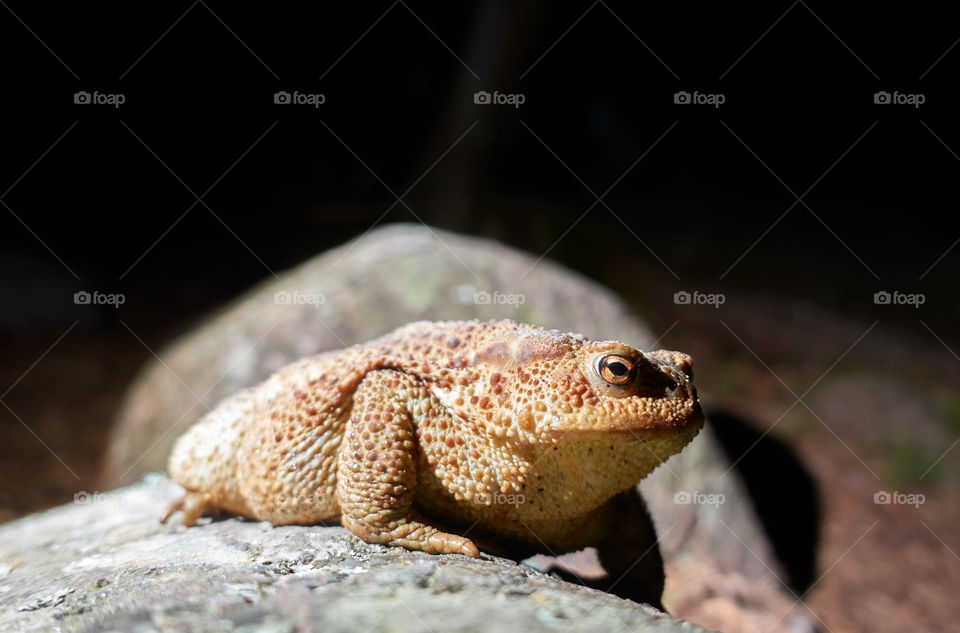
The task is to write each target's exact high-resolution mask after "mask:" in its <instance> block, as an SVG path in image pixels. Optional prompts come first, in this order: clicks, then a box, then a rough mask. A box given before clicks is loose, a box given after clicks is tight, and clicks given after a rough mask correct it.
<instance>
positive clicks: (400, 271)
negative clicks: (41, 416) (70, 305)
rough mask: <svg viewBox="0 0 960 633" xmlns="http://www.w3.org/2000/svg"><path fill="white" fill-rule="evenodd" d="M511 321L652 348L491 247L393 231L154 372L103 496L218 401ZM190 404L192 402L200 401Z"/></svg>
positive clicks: (572, 281) (601, 294)
mask: <svg viewBox="0 0 960 633" xmlns="http://www.w3.org/2000/svg"><path fill="white" fill-rule="evenodd" d="M474 318H476V319H481V320H487V319H503V318H509V319H515V320H517V321H523V322H527V323H536V324H537V325H541V326H544V327H546V328H556V329H560V330H563V331H572V332H582V333H583V334H585V335H586V336H588V337H589V338H593V339H616V340H620V341H623V342H624V343H627V344H629V345H632V346H634V347H637V348H640V349H647V348H648V347H649V346H650V345H651V344H652V342H653V338H654V337H653V336H651V334H650V332H649V331H648V330H647V329H646V327H645V326H644V325H643V324H642V323H641V322H640V321H638V320H637V319H636V318H635V317H633V316H631V315H630V313H629V310H628V309H627V307H626V306H625V305H624V304H623V302H622V301H620V300H619V299H618V298H617V297H616V296H615V295H614V294H613V293H611V292H610V291H609V290H607V289H605V288H603V287H602V286H600V285H598V284H596V283H594V282H592V281H590V280H588V279H586V278H585V277H583V276H581V275H579V274H577V273H575V272H573V271H570V270H568V269H566V268H563V267H561V266H559V265H557V264H555V263H553V262H551V261H550V260H548V259H543V260H539V261H538V260H537V259H536V258H535V257H533V256H531V255H529V254H527V253H523V252H521V251H518V250H515V249H512V248H510V247H507V246H504V245H502V244H500V243H498V242H494V241H491V240H485V239H478V238H472V237H464V236H461V235H457V234H454V233H448V232H445V231H441V230H438V229H429V228H427V227H425V226H422V225H419V224H418V225H412V224H395V225H390V226H387V227H385V228H382V229H377V230H374V231H371V232H370V233H368V234H367V235H365V236H363V237H361V238H359V239H357V240H355V241H353V242H350V243H347V244H345V245H343V246H341V247H338V248H335V249H333V250H331V251H328V252H327V253H324V254H322V255H318V256H317V257H315V258H313V259H311V260H308V261H306V262H304V263H303V264H301V265H299V266H297V267H296V268H294V269H292V270H290V271H287V272H285V273H282V274H281V275H280V278H279V279H276V280H271V281H269V282H266V283H263V284H261V285H259V286H257V287H255V288H253V289H251V290H250V291H249V292H248V293H246V294H245V295H243V296H241V297H240V298H238V299H237V300H235V301H234V302H233V303H231V304H230V305H228V306H227V307H226V308H224V309H223V310H222V311H220V312H219V313H218V314H216V315H214V316H212V317H211V318H209V319H207V320H206V321H205V322H204V323H202V324H201V325H199V326H198V327H197V328H195V329H194V330H193V331H192V332H190V333H189V334H187V335H185V336H183V337H182V338H180V339H179V340H177V341H175V342H174V343H173V344H172V345H170V346H169V347H168V348H167V350H166V351H165V352H163V353H162V354H161V355H160V357H161V360H162V361H163V363H162V364H161V363H160V362H158V361H156V360H152V361H150V362H149V363H148V364H147V365H146V366H145V367H144V368H143V369H142V370H141V372H140V373H139V375H138V376H137V378H136V379H135V380H134V382H133V384H132V386H131V387H130V389H129V391H128V394H127V397H126V400H125V402H124V404H123V407H122V409H121V411H120V413H119V415H118V417H117V420H116V422H115V426H114V431H113V434H112V438H111V442H110V447H109V452H108V455H107V458H106V462H105V469H104V478H103V479H104V481H103V483H104V485H105V486H113V485H117V484H120V483H128V482H130V481H133V480H135V479H137V478H138V477H139V476H140V475H141V474H143V473H144V472H148V471H151V470H162V469H163V468H164V467H165V464H166V459H167V456H168V454H169V453H170V448H171V446H172V444H173V441H174V440H175V439H176V437H177V436H179V435H180V434H181V433H182V432H183V431H184V430H185V429H186V428H187V427H189V426H190V425H191V424H193V423H194V422H195V421H196V420H198V419H199V418H200V417H201V416H202V415H203V414H204V413H206V412H207V411H208V410H209V409H210V408H212V407H213V406H214V405H215V404H216V403H217V402H219V401H220V400H222V399H223V398H225V397H227V396H229V395H231V394H233V393H235V392H237V391H239V390H240V389H243V388H245V387H249V386H251V385H254V384H256V383H258V382H260V381H262V380H264V379H265V378H266V377H267V376H269V375H270V374H272V373H273V372H275V371H276V370H278V369H279V368H281V367H282V366H284V365H286V364H288V363H290V362H292V361H294V360H296V359H298V358H301V357H303V356H306V355H309V354H314V353H317V352H322V351H327V350H331V349H339V348H342V347H345V346H347V345H351V344H354V343H360V342H364V341H368V340H370V339H372V338H375V337H377V336H380V335H382V334H385V333H387V332H389V331H391V330H393V329H395V328H397V327H399V326H401V325H403V324H405V323H409V322H411V321H417V320H421V319H427V320H432V321H437V320H457V319H474ZM194 394H196V396H199V400H198V399H197V397H196V396H195V395H194Z"/></svg>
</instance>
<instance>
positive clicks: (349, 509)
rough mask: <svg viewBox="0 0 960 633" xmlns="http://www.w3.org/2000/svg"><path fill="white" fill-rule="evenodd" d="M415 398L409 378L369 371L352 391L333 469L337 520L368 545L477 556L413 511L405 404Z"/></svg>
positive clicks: (417, 390) (412, 447)
mask: <svg viewBox="0 0 960 633" xmlns="http://www.w3.org/2000/svg"><path fill="white" fill-rule="evenodd" d="M421 397H424V394H421V387H420V386H419V385H418V384H417V381H416V380H415V379H414V378H412V377H410V376H408V375H407V374H403V373H401V372H398V371H393V370H379V371H374V372H370V373H369V374H367V376H366V377H365V378H364V379H363V381H362V382H361V383H360V385H359V386H358V387H357V390H356V392H355V394H354V400H353V409H352V411H351V414H350V419H349V420H348V422H347V426H346V431H345V433H344V438H343V439H344V441H343V444H342V445H341V447H340V455H339V463H338V466H337V473H338V477H337V498H338V499H339V501H340V508H341V522H342V523H343V525H344V527H346V528H347V529H349V530H350V531H351V532H353V533H354V534H356V535H357V536H359V537H360V538H362V539H363V540H365V541H367V542H370V543H383V544H386V545H399V546H401V547H406V548H407V549H414V550H421V551H424V552H427V553H430V554H444V553H450V554H452V553H459V554H466V555H467V556H474V557H476V556H479V555H480V553H479V551H478V550H477V547H476V545H474V544H473V543H472V542H471V541H470V540H469V539H466V538H463V537H461V536H457V535H455V534H448V533H446V532H442V531H440V530H439V529H437V528H435V527H433V526H432V525H429V524H428V523H425V522H424V520H423V519H422V517H420V516H419V515H418V514H417V513H416V512H415V511H414V510H413V503H414V495H415V486H416V482H417V473H416V465H415V464H416V461H415V451H416V443H415V440H414V428H413V423H412V420H411V416H410V412H409V408H408V403H409V402H411V401H414V400H416V399H418V398H421Z"/></svg>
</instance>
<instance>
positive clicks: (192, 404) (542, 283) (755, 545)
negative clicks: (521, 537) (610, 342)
mask: <svg viewBox="0 0 960 633" xmlns="http://www.w3.org/2000/svg"><path fill="white" fill-rule="evenodd" d="M278 293H281V294H279V295H278ZM284 293H285V294H284ZM477 293H489V294H488V295H483V294H477ZM494 293H499V294H498V295H495V294H494ZM298 297H299V299H298ZM321 297H322V301H321V300H320V298H321ZM487 297H489V299H490V301H489V302H484V301H483V299H484V298H487ZM498 297H505V299H501V300H502V301H512V303H498V302H497V301H498ZM519 297H522V303H520V302H519ZM278 299H279V300H278ZM285 299H289V301H287V302H284V300H285ZM478 299H479V301H478ZM298 301H299V302H298ZM468 318H479V319H492V318H513V319H517V320H520V321H526V322H530V323H536V324H538V325H542V326H544V327H548V328H557V329H561V330H565V331H575V332H581V333H583V334H585V335H587V336H588V337H590V338H598V339H618V340H621V341H623V342H625V343H627V344H629V345H632V346H634V347H637V348H640V349H649V348H650V347H651V346H653V344H654V342H655V337H654V336H652V335H651V333H650V331H649V329H648V328H647V327H646V326H645V325H644V324H643V323H642V322H641V321H639V320H638V319H637V318H636V317H634V316H633V315H632V314H631V313H630V311H629V309H628V308H627V307H626V305H625V304H624V303H623V302H622V301H621V300H619V299H618V298H617V297H616V296H615V295H614V294H613V293H611V292H610V291H609V290H607V289H605V288H603V287H601V286H599V285H598V284H595V283H593V282H591V281H589V280H588V279H586V278H584V277H583V276H581V275H579V274H577V273H574V272H572V271H569V270H567V269H565V268H563V267H561V266H559V265H557V264H555V263H553V262H550V261H549V260H542V261H538V260H537V259H535V258H534V257H532V256H530V255H528V254H526V253H523V252H520V251H517V250H514V249H511V248H509V247H506V246H504V245H502V244H499V243H497V242H493V241H489V240H484V239H477V238H471V237H464V236H460V235H456V234H452V233H447V232H444V231H439V230H436V229H429V228H427V227H424V226H420V225H392V226H388V227H385V228H381V229H377V230H375V231H371V232H370V233H369V234H367V235H365V236H362V237H361V238H359V239H357V240H355V241H353V242H350V243H348V244H345V245H344V246H341V247H339V248H336V249H333V250H331V251H329V252H327V253H324V254H321V255H319V256H317V257H315V258H313V259H311V260H309V261H307V262H305V263H303V264H301V265H300V266H298V267H297V268H295V269H293V270H291V271H288V272H286V273H283V274H281V275H280V278H279V279H274V280H270V281H267V282H265V283H263V284H261V285H259V286H257V287H255V288H253V289H252V290H251V291H249V292H248V293H246V294H245V295H243V296H242V297H240V298H239V299H237V300H236V301H234V302H233V303H232V304H230V305H229V306H227V307H226V308H225V309H224V310H222V311H221V312H220V313H218V314H216V315H214V316H213V317H211V318H210V319H208V320H207V321H206V322H205V323H203V324H201V325H200V326H198V327H197V328H196V329H195V330H194V331H192V332H190V333H188V334H187V335H185V336H184V337H182V338H181V339H179V340H178V341H176V342H174V343H173V344H172V345H171V346H170V348H169V349H168V350H167V351H166V352H164V353H163V354H161V357H160V358H161V360H159V361H153V362H151V363H149V364H148V365H147V366H146V367H145V368H144V369H143V371H142V372H141V373H140V375H139V376H138V378H137V379H136V380H135V381H134V383H133V386H132V387H131V389H130V392H129V395H128V397H127V400H126V404H125V406H124V408H123V410H122V412H121V414H120V416H119V419H118V421H117V424H116V427H115V431H114V437H113V441H112V444H111V449H110V454H109V456H108V459H107V469H106V475H105V485H106V486H110V487H112V486H113V485H116V484H117V483H120V482H128V481H130V480H131V478H132V477H134V476H136V475H137V474H139V473H142V472H144V471H145V470H148V469H149V470H162V469H164V467H165V461H166V456H167V454H168V453H169V448H170V446H171V444H172V442H173V440H174V439H175V438H176V436H178V435H179V434H180V433H181V432H182V431H183V430H184V429H185V428H186V427H188V426H189V425H190V424H192V423H193V422H194V421H195V420H196V419H197V418H198V417H199V416H200V415H202V414H203V413H205V412H206V411H207V410H208V409H209V408H210V407H212V406H213V405H214V404H216V402H217V401H219V400H220V399H221V398H223V397H225V396H227V395H230V394H232V393H234V392H236V391H237V390H239V389H241V388H243V387H246V386H249V385H251V384H255V383H256V382H258V381H259V380H262V379H263V378H265V377H266V376H268V375H269V374H271V373H272V372H273V371H275V370H276V369H278V368H279V367H282V366H283V365H285V364H287V363H288V362H290V361H292V360H294V359H296V358H299V357H302V356H304V355H306V354H310V353H314V352H318V351H323V350H328V349H336V348H340V347H344V346H346V345H348V344H352V343H356V342H361V341H365V340H368V339H370V338H373V337H375V336H378V335H380V334H383V333H384V332H387V331H389V330H391V329H393V328H394V327H397V326H399V325H402V324H404V323H407V322H410V321H414V320H417V319H432V320H440V319H468ZM708 413H709V412H708ZM729 468H730V464H729V462H728V461H727V459H726V458H725V457H724V455H723V452H722V450H721V449H720V447H719V445H718V443H717V441H716V439H715V437H714V435H713V433H712V430H711V429H710V426H709V420H708V423H707V426H706V427H705V428H704V430H703V431H702V432H701V434H700V435H699V436H698V437H697V438H696V439H695V440H694V441H693V442H692V443H691V445H690V446H688V447H687V448H686V449H685V450H684V451H683V452H682V453H681V454H679V455H678V456H675V457H673V458H672V459H671V460H670V461H669V462H668V463H667V464H666V465H664V466H663V467H661V468H659V469H658V470H657V471H655V472H654V473H653V474H652V475H650V476H649V477H647V479H646V480H644V482H643V484H642V486H641V490H642V492H643V494H644V497H645V498H646V500H647V505H648V507H649V509H650V513H651V515H652V517H653V519H654V523H655V525H656V527H657V531H658V534H659V535H660V539H661V540H660V548H661V552H662V554H663V558H664V561H665V565H666V576H667V580H666V591H665V594H664V605H665V606H666V607H667V609H668V610H669V611H671V612H672V613H674V614H677V615H679V616H680V617H696V618H697V620H698V621H699V622H701V623H703V624H706V625H709V626H716V625H718V624H721V623H722V624H724V625H725V626H730V627H731V628H730V630H741V631H754V630H755V631H788V630H789V631H806V630H810V624H809V620H808V619H807V618H806V617H805V616H803V615H798V614H796V613H795V612H796V611H797V608H796V607H793V608H791V605H792V604H793V602H794V601H793V600H792V599H791V598H790V596H789V595H788V593H787V592H786V591H784V589H783V585H782V584H781V583H780V581H779V580H778V578H780V577H783V574H782V572H781V570H780V566H779V564H778V562H777V561H776V559H775V558H774V556H773V554H772V548H771V547H770V544H769V542H768V540H767V538H766V536H765V535H764V533H763V531H762V528H761V527H760V526H759V523H758V521H757V519H756V516H755V513H754V510H753V508H752V506H751V503H750V501H749V498H748V496H747V494H746V492H745V489H744V486H743V484H742V482H741V481H740V480H739V479H738V476H737V475H736V473H735V472H733V471H730V470H729ZM678 494H679V495H684V494H686V495H701V497H698V499H702V498H703V497H702V495H716V497H715V498H722V500H723V502H722V503H719V504H713V505H711V504H709V503H677V502H676V501H677V497H676V495H678ZM284 529H286V528H284ZM536 564H538V565H539V566H540V567H541V568H544V569H546V568H549V567H551V566H553V565H556V566H559V567H560V568H561V569H566V570H572V571H575V572H578V573H581V575H583V576H591V575H593V576H596V575H597V574H602V571H600V570H598V569H597V568H596V565H595V564H593V563H591V561H590V559H589V557H584V556H577V555H572V556H565V557H562V558H561V559H560V560H559V561H558V560H557V559H552V558H547V557H539V559H538V560H537V561H536ZM742 587H749V588H750V591H749V592H744V591H740V590H739V589H737V588H742ZM785 614H786V615H785Z"/></svg>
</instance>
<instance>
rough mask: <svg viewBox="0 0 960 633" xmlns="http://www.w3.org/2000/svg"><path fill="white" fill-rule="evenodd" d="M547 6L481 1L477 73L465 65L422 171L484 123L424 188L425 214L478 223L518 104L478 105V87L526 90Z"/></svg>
mask: <svg viewBox="0 0 960 633" xmlns="http://www.w3.org/2000/svg"><path fill="white" fill-rule="evenodd" d="M544 5H545V3H544V2H543V0H523V1H520V2H518V1H516V0H513V1H510V0H484V1H483V2H481V3H480V4H479V5H478V7H477V15H476V17H475V19H474V22H473V28H472V31H471V33H470V35H469V40H468V42H467V46H466V47H465V48H466V53H465V55H464V56H463V60H464V62H465V63H466V65H467V66H469V67H470V70H472V71H473V73H475V74H476V76H474V74H473V73H471V72H470V70H467V69H466V68H463V66H460V71H459V72H458V73H457V76H456V78H455V79H454V82H453V87H452V90H451V92H450V95H449V97H448V101H447V104H446V106H445V107H444V109H443V110H442V113H441V116H440V119H439V122H438V124H437V126H436V128H435V129H434V132H433V136H432V138H431V139H430V141H429V142H428V143H427V145H426V154H425V156H424V157H423V162H422V164H421V165H420V166H419V170H418V171H417V176H419V174H421V173H423V172H425V171H426V170H427V169H428V168H429V167H430V165H432V164H433V163H434V161H436V160H437V159H438V158H439V157H440V156H441V155H443V153H444V152H446V151H447V150H448V149H449V148H450V146H451V145H452V144H453V143H454V142H456V140H457V139H458V138H460V136H461V135H462V134H463V133H464V132H465V131H466V130H467V129H469V128H470V126H471V125H474V123H475V122H477V121H479V123H477V124H476V127H474V128H473V129H472V130H471V131H470V133H469V134H467V135H466V136H465V137H464V138H463V139H462V140H461V141H460V142H459V143H458V144H457V146H456V147H455V148H453V149H452V150H450V153H449V154H447V155H446V156H445V157H444V158H443V159H442V160H440V162H439V163H437V165H436V166H435V167H434V168H433V170H432V171H431V172H430V175H429V176H428V177H427V178H425V179H424V182H423V183H422V184H421V185H420V186H419V187H418V189H419V190H420V192H421V194H420V195H417V196H416V197H417V198H419V199H420V200H421V202H422V205H423V209H424V216H422V217H424V219H427V218H430V221H431V222H432V223H434V224H439V225H441V226H444V227H447V228H451V229H460V230H463V229H465V228H467V226H468V224H472V226H473V227H474V228H476V223H475V222H474V223H468V218H469V217H470V215H471V212H472V211H474V210H476V208H477V204H478V201H479V200H480V199H481V198H482V197H483V196H484V195H485V194H486V191H485V188H486V187H487V186H489V182H488V173H489V171H490V170H489V157H490V153H491V150H492V146H493V144H494V142H495V141H496V138H497V135H498V134H499V132H500V129H501V127H502V125H503V121H504V117H505V115H507V114H510V113H512V108H510V107H509V106H483V105H476V104H474V102H473V95H474V93H475V92H477V91H478V90H486V91H488V92H490V93H492V92H493V91H494V90H497V91H500V92H508V93H515V92H521V91H520V90H519V89H518V84H519V77H520V75H521V74H523V72H524V71H525V70H526V68H527V66H528V65H529V64H530V63H532V61H533V59H531V58H530V57H529V55H530V48H531V44H532V43H533V42H534V41H535V40H536V39H537V38H536V33H537V32H538V31H539V27H540V25H541V23H542V21H541V17H542V15H543V12H544ZM478 78H479V79H478ZM508 110H510V111H511V112H508Z"/></svg>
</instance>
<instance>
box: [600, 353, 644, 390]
mask: <svg viewBox="0 0 960 633" xmlns="http://www.w3.org/2000/svg"><path fill="white" fill-rule="evenodd" d="M594 367H595V368H596V370H597V373H598V374H600V377H601V378H603V379H604V380H606V381H607V382H609V383H610V384H611V385H625V384H627V383H628V382H630V381H631V380H633V376H634V368H635V367H636V365H635V364H634V362H633V361H632V360H630V359H629V358H627V357H626V356H620V355H619V354H607V355H606V356H598V357H597V360H596V361H595V362H594Z"/></svg>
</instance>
